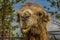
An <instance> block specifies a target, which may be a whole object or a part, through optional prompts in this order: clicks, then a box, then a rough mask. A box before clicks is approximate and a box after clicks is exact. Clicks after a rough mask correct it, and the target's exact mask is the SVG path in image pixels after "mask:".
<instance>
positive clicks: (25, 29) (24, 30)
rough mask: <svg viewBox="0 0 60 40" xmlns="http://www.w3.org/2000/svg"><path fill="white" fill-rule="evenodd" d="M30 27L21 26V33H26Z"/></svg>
mask: <svg viewBox="0 0 60 40" xmlns="http://www.w3.org/2000/svg"><path fill="white" fill-rule="evenodd" d="M30 28H31V27H26V28H23V29H22V32H23V33H27V32H28V31H29V30H30Z"/></svg>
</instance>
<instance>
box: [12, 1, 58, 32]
mask: <svg viewBox="0 0 60 40" xmlns="http://www.w3.org/2000/svg"><path fill="white" fill-rule="evenodd" d="M27 2H36V3H38V4H39V5H41V6H42V7H43V6H47V7H50V3H49V2H47V1H46V0H35V1H34V0H29V1H27ZM21 5H22V3H21V2H19V3H17V4H15V5H14V6H13V9H14V10H16V11H17V10H18V9H19V8H20V7H21ZM44 10H46V9H44ZM56 10H57V9H55V8H50V11H56ZM54 19H55V18H54V17H53V18H52V19H51V21H49V22H48V23H47V26H46V27H47V30H48V31H55V30H59V29H58V28H59V27H58V25H56V24H53V21H52V20H54ZM13 24H14V23H12V25H13ZM14 25H15V24H14ZM15 32H19V31H18V29H16V30H15V31H14V33H15Z"/></svg>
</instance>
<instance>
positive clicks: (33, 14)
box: [17, 3, 50, 40]
mask: <svg viewBox="0 0 60 40" xmlns="http://www.w3.org/2000/svg"><path fill="white" fill-rule="evenodd" d="M17 16H18V22H19V24H20V28H21V31H22V33H24V34H26V37H27V38H28V39H27V40H48V38H47V29H46V23H47V22H48V21H49V20H50V17H49V15H48V14H47V13H46V12H45V11H44V10H43V9H42V7H41V6H40V5H38V4H37V3H25V4H24V5H23V6H22V7H21V8H20V9H19V10H18V11H17Z"/></svg>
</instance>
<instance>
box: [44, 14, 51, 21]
mask: <svg viewBox="0 0 60 40" xmlns="http://www.w3.org/2000/svg"><path fill="white" fill-rule="evenodd" d="M43 20H44V22H48V21H50V20H51V18H50V16H49V15H48V14H46V15H45V17H44V18H43Z"/></svg>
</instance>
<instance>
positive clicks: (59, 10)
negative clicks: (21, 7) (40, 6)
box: [44, 0, 60, 19]
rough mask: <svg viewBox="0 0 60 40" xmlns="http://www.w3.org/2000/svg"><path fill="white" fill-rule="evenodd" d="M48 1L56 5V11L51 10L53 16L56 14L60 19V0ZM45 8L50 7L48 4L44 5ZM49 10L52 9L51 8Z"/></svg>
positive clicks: (53, 5) (52, 5)
mask: <svg viewBox="0 0 60 40" xmlns="http://www.w3.org/2000/svg"><path fill="white" fill-rule="evenodd" d="M47 2H49V3H51V5H50V7H54V8H55V9H57V10H56V11H55V12H54V11H51V12H53V13H51V12H50V13H51V14H52V16H53V15H55V14H56V16H55V17H56V18H57V19H60V15H58V13H59V14H60V0H47ZM44 8H46V9H48V8H47V7H46V6H44ZM48 10H50V8H49V9H48Z"/></svg>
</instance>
